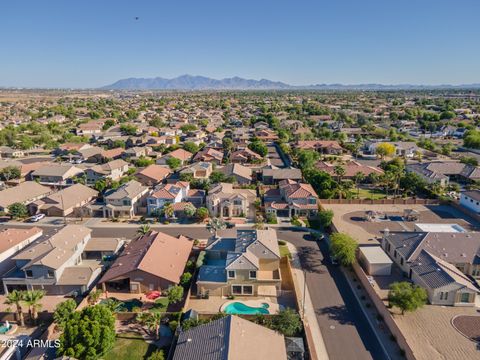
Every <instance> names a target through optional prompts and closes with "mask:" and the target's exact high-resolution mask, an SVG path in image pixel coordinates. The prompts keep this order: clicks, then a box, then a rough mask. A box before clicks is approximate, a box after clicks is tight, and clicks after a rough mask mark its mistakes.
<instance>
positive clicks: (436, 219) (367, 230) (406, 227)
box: [322, 204, 480, 244]
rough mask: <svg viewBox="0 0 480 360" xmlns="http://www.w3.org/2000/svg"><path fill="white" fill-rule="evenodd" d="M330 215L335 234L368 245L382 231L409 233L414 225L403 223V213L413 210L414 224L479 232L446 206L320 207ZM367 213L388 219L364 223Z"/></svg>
mask: <svg viewBox="0 0 480 360" xmlns="http://www.w3.org/2000/svg"><path fill="white" fill-rule="evenodd" d="M322 206H323V207H325V208H327V209H332V210H333V212H334V214H335V215H334V218H333V223H334V225H335V227H336V228H337V230H338V231H339V232H345V233H348V234H350V235H351V236H353V237H354V238H355V239H356V240H357V241H358V242H359V243H360V244H365V243H372V242H373V241H376V240H375V238H376V237H380V236H381V235H382V231H383V230H385V229H386V228H388V229H389V230H390V231H413V228H414V224H415V223H414V222H410V221H403V219H402V215H403V211H404V210H406V209H414V210H417V211H418V212H419V213H420V216H419V220H418V221H416V222H418V223H437V224H438V223H443V224H458V225H460V226H462V227H463V228H465V229H466V230H468V231H479V230H480V224H478V223H477V222H476V221H475V220H473V219H471V218H468V217H467V216H465V215H464V214H463V213H461V212H460V211H458V210H456V209H454V208H453V207H451V206H447V205H426V206H425V205H370V204H365V205H362V204H323V205H322ZM367 210H375V211H378V212H382V213H384V214H386V215H387V216H388V220H383V219H381V220H376V221H366V220H364V217H365V212H366V211H367Z"/></svg>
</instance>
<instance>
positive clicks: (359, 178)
mask: <svg viewBox="0 0 480 360" xmlns="http://www.w3.org/2000/svg"><path fill="white" fill-rule="evenodd" d="M364 180H365V174H364V173H362V172H360V171H359V172H357V173H355V175H353V181H355V187H356V188H357V199H360V183H361V182H362V181H364Z"/></svg>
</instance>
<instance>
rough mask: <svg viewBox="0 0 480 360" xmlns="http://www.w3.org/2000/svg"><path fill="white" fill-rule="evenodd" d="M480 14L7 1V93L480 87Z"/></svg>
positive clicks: (3, 27)
mask: <svg viewBox="0 0 480 360" xmlns="http://www.w3.org/2000/svg"><path fill="white" fill-rule="evenodd" d="M479 14H480V1H479V0H289V1H284V0H188V1H187V0H148V1H147V0H129V1H124V0H72V1H67V0H9V1H2V3H1V4H0V34H1V35H0V86H25V87H97V86H102V85H107V84H110V83H112V82H114V81H116V80H119V79H122V78H127V77H155V76H161V77H168V78H170V77H175V76H178V75H182V74H192V75H204V76H209V77H214V78H223V77H231V76H240V77H246V78H253V79H260V78H267V79H270V80H278V81H284V82H287V83H290V84H295V85H299V84H315V83H344V84H357V83H383V84H399V83H413V84H441V83H451V84H462V83H475V82H476V83H479V82H480V26H479ZM135 17H139V20H135Z"/></svg>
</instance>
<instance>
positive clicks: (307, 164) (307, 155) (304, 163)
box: [297, 150, 320, 169]
mask: <svg viewBox="0 0 480 360" xmlns="http://www.w3.org/2000/svg"><path fill="white" fill-rule="evenodd" d="M319 158H320V155H319V154H318V152H316V151H315V150H300V151H298V154H297V160H298V165H299V166H300V168H302V169H310V168H313V167H314V166H315V164H316V163H317V161H318V159H319Z"/></svg>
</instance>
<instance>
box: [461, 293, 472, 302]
mask: <svg viewBox="0 0 480 360" xmlns="http://www.w3.org/2000/svg"><path fill="white" fill-rule="evenodd" d="M460 302H462V303H468V302H470V294H469V293H463V294H460Z"/></svg>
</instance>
